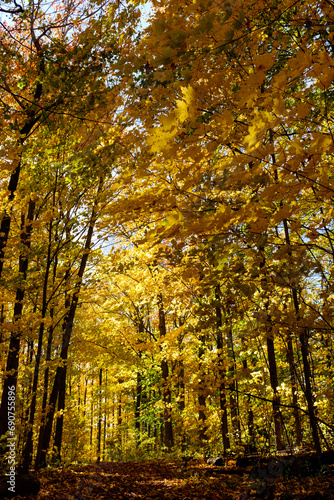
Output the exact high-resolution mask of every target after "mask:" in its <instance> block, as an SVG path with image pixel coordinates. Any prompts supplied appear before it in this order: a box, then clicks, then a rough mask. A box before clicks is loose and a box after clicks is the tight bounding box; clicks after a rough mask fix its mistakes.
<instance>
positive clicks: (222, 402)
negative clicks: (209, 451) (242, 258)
mask: <svg viewBox="0 0 334 500" xmlns="http://www.w3.org/2000/svg"><path fill="white" fill-rule="evenodd" d="M220 297H221V292H220V286H219V285H217V286H216V290H215V298H216V301H220ZM222 326H223V322H222V310H221V307H220V305H216V327H217V363H218V377H219V386H218V391H219V407H220V411H221V434H222V438H223V446H224V454H225V455H226V454H227V450H229V449H230V447H231V444H230V438H229V436H228V420H227V401H226V387H225V379H226V370H225V368H224V356H223V349H224V345H223V333H222Z"/></svg>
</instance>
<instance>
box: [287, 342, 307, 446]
mask: <svg viewBox="0 0 334 500" xmlns="http://www.w3.org/2000/svg"><path fill="white" fill-rule="evenodd" d="M286 357H287V360H288V364H289V372H290V384H291V392H292V404H293V418H294V422H295V437H296V445H297V446H299V447H300V446H302V444H303V435H302V426H301V419H300V413H299V409H298V397H297V377H296V368H295V362H294V355H293V345H292V339H291V335H289V336H288V342H287V353H286Z"/></svg>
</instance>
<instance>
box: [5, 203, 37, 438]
mask: <svg viewBox="0 0 334 500" xmlns="http://www.w3.org/2000/svg"><path fill="white" fill-rule="evenodd" d="M34 210H35V202H34V201H32V200H30V201H29V205H28V213H27V218H25V216H24V215H23V214H22V215H21V244H22V247H23V248H22V250H21V253H20V257H19V275H20V281H21V283H20V284H19V286H18V288H17V290H16V296H15V304H14V315H13V323H14V325H15V323H16V322H17V321H18V320H19V319H20V318H21V316H22V311H23V299H24V295H25V282H26V279H27V272H28V251H29V249H30V243H31V241H30V240H31V234H32V224H31V222H32V221H33V218H34ZM20 341H21V331H20V329H17V330H14V331H13V332H12V333H11V335H10V342H9V350H8V355H7V364H6V375H5V377H4V385H3V392H2V398H1V407H0V436H2V435H3V434H5V433H6V432H7V430H8V419H7V406H8V401H7V397H8V388H9V387H14V388H15V389H14V390H15V392H16V387H17V376H18V367H19V353H20Z"/></svg>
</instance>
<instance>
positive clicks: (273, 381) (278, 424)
mask: <svg viewBox="0 0 334 500" xmlns="http://www.w3.org/2000/svg"><path fill="white" fill-rule="evenodd" d="M259 252H260V255H261V257H262V259H261V262H260V272H262V278H261V286H262V289H263V291H264V292H266V288H267V281H268V280H267V275H266V259H265V253H264V246H260V248H259ZM268 308H269V299H267V298H266V299H265V309H266V315H267V325H266V343H267V355H268V365H269V376H270V385H271V388H272V391H273V403H272V405H273V418H274V426H275V438H276V448H277V449H278V450H284V449H285V443H284V439H283V421H282V415H281V410H280V402H281V401H280V395H279V393H278V391H277V388H278V377H277V365H276V355H275V345H274V333H273V329H272V326H271V317H270V314H269V311H268Z"/></svg>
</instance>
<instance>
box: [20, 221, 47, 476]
mask: <svg viewBox="0 0 334 500" xmlns="http://www.w3.org/2000/svg"><path fill="white" fill-rule="evenodd" d="M51 246H52V222H50V225H49V238H48V251H47V258H46V268H45V275H44V283H43V294H42V311H41V324H40V326H39V335H38V345H37V353H36V360H35V368H34V377H33V385H32V397H31V404H30V416H29V429H28V435H27V440H26V442H25V446H24V449H23V453H22V456H23V461H22V469H23V472H25V473H28V471H29V467H30V464H31V459H32V450H33V426H34V420H35V411H36V398H37V386H38V377H39V367H40V362H41V356H42V346H43V336H44V319H45V317H46V311H47V305H48V300H47V292H48V281H49V273H50V267H51Z"/></svg>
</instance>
